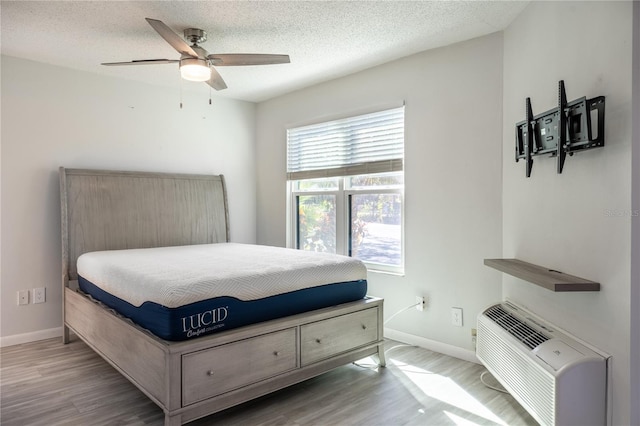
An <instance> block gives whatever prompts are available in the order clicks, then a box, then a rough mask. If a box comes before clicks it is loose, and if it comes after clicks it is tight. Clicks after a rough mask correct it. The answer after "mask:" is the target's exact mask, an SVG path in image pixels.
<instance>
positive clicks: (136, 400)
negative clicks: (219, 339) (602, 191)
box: [0, 337, 537, 426]
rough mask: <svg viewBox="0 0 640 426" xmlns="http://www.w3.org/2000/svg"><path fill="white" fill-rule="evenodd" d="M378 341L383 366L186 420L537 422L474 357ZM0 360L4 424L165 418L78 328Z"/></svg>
mask: <svg viewBox="0 0 640 426" xmlns="http://www.w3.org/2000/svg"><path fill="white" fill-rule="evenodd" d="M386 345H387V348H393V349H390V350H389V349H388V351H389V352H388V353H387V365H388V367H387V368H382V369H374V368H367V366H369V367H372V366H373V365H372V364H371V361H370V360H362V361H360V366H357V365H353V364H350V365H346V366H343V367H340V368H337V369H335V370H333V371H330V372H328V373H326V374H324V375H322V376H319V377H316V378H314V379H310V380H307V381H305V382H302V383H300V384H297V385H294V386H291V387H289V388H287V389H284V390H282V391H279V392H276V393H273V394H271V395H267V396H265V397H262V398H259V399H257V400H254V401H251V402H248V403H245V404H242V405H240V406H238V407H234V408H231V409H229V410H226V411H223V412H220V413H217V414H214V415H211V416H208V417H205V418H203V419H200V420H196V421H194V422H192V423H190V425H192V426H204V425H238V426H240V425H242V426H247V425H270V426H275V425H363V426H365V425H374V426H375V425H385V426H386V425H391V426H395V425H398V426H400V425H453V424H457V425H510V426H512V425H536V424H537V423H536V422H535V420H534V419H533V418H531V417H530V416H529V415H528V414H527V412H526V411H524V409H522V407H520V405H518V403H517V402H516V401H515V400H514V399H513V398H512V397H511V396H510V395H508V394H503V393H499V392H496V391H494V390H492V389H489V388H487V387H485V386H484V385H483V384H482V383H481V382H480V374H481V373H482V372H483V371H484V368H483V367H482V366H480V365H477V364H473V363H470V362H466V361H461V360H458V359H456V358H451V357H448V356H445V355H442V354H439V353H436V352H431V351H429V350H426V349H422V348H416V347H407V346H400V344H399V343H397V342H393V341H388V342H387V343H386ZM396 346H397V347H396ZM394 347H395V348H394ZM0 367H1V368H0V398H1V405H0V423H1V424H2V426H13V425H16V426H17V425H20V426H23V425H34V426H35V425H43V426H45V425H46V426H50V425H91V426H93V425H96V426H100V425H105V426H106V425H123V426H124V425H127V426H129V425H162V424H163V421H164V415H163V413H162V410H161V409H160V408H159V407H158V406H156V405H155V404H154V403H153V402H151V400H149V399H148V398H147V397H146V396H145V395H144V394H143V393H142V392H140V391H139V390H138V389H137V388H136V387H135V386H133V385H132V384H131V383H129V382H128V381H127V380H126V379H125V378H124V377H123V376H121V375H120V374H119V373H118V372H117V371H115V370H114V369H113V368H112V367H111V366H110V365H109V364H107V362H105V361H104V360H103V359H102V358H100V357H99V356H98V355H96V354H95V353H94V352H93V351H92V350H91V349H90V348H89V347H87V346H86V345H85V344H84V343H83V342H82V341H80V340H79V339H78V338H76V337H74V338H73V340H72V342H71V343H70V344H68V345H63V344H62V343H61V339H49V340H43V341H40V342H34V343H27V344H23V345H16V346H10V347H6V348H2V349H1V351H0Z"/></svg>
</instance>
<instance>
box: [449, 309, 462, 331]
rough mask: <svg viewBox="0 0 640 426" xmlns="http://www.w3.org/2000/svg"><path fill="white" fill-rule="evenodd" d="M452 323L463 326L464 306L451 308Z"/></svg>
mask: <svg viewBox="0 0 640 426" xmlns="http://www.w3.org/2000/svg"><path fill="white" fill-rule="evenodd" d="M451 324H453V325H455V326H456V327H462V308H451Z"/></svg>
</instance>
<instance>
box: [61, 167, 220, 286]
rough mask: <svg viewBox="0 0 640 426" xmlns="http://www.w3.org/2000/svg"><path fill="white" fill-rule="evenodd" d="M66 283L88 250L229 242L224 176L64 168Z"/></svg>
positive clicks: (73, 277) (75, 275)
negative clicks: (82, 255)
mask: <svg viewBox="0 0 640 426" xmlns="http://www.w3.org/2000/svg"><path fill="white" fill-rule="evenodd" d="M60 205H61V231H62V275H63V283H65V285H66V283H68V281H70V280H77V279H78V277H77V275H78V274H77V271H76V261H77V259H78V257H79V256H80V255H81V254H83V253H86V252H90V251H99V250H117V249H130V248H147V247H163V246H179V245H190V244H207V243H221V242H228V241H229V212H228V207H227V193H226V188H225V182H224V177H223V176H222V175H189V174H169V173H147V172H119V171H106V170H80V169H65V168H64V167H61V168H60Z"/></svg>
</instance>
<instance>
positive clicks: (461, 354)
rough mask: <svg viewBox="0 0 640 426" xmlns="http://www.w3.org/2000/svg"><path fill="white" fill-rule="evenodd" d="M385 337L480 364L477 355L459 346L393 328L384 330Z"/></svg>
mask: <svg viewBox="0 0 640 426" xmlns="http://www.w3.org/2000/svg"><path fill="white" fill-rule="evenodd" d="M384 337H387V338H389V339H391V340H397V341H398V342H402V343H408V344H410V345H415V346H420V347H421V348H425V349H429V350H430V351H434V352H439V353H441V354H445V355H449V356H452V357H454V358H459V359H462V360H465V361H469V362H473V363H476V364H480V361H478V358H476V353H475V352H474V351H470V350H468V349H462V348H459V347H457V346H453V345H448V344H446V343H442V342H438V341H435V340H430V339H426V338H424V337H420V336H415V335H413V334H409V333H403V332H402V331H397V330H393V329H391V328H385V329H384Z"/></svg>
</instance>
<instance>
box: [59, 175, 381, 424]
mask: <svg viewBox="0 0 640 426" xmlns="http://www.w3.org/2000/svg"><path fill="white" fill-rule="evenodd" d="M60 197H61V230H62V286H63V329H64V332H63V342H64V343H67V342H68V341H69V331H70V330H71V331H73V333H75V334H76V335H77V336H79V337H80V339H82V340H83V341H84V342H86V343H87V344H88V345H89V346H90V347H91V348H92V349H93V350H94V351H96V352H97V353H98V354H100V355H101V356H102V357H103V358H104V359H105V360H106V361H107V362H109V363H110V364H111V365H112V366H113V367H115V368H116V369H117V370H118V371H119V372H120V373H122V374H123V375H124V376H125V377H126V378H127V379H129V380H130V381H131V382H132V383H133V384H134V385H136V386H137V387H138V388H139V389H140V390H142V392H144V393H145V394H146V395H147V396H148V397H149V398H151V400H153V401H154V402H155V403H156V404H158V405H159V406H160V407H161V408H162V410H163V411H164V413H165V425H180V424H183V423H187V422H189V421H192V420H195V419H197V418H200V417H204V416H207V415H209V414H212V413H215V412H218V411H221V410H224V409H226V408H229V407H232V406H234V405H237V404H240V403H243V402H246V401H249V400H251V399H253V398H256V397H259V396H262V395H265V394H268V393H271V392H273V391H276V390H278V389H282V388H284V387H287V386H290V385H292V384H294V383H298V382H301V381H303V380H306V379H308V378H311V377H314V376H317V375H319V374H322V373H324V372H326V371H328V370H331V369H333V368H336V367H338V366H341V365H344V364H347V363H350V362H353V361H356V360H359V359H362V358H365V357H367V356H374V357H377V358H378V362H379V364H380V365H381V366H384V362H385V360H384V352H383V346H382V345H383V322H382V319H383V301H382V299H379V298H373V297H367V298H365V299H363V300H359V301H356V302H351V303H346V304H341V305H337V306H333V307H329V308H325V309H320V310H316V311H312V312H307V313H303V314H299V315H294V316H289V317H285V318H280V319H276V320H272V321H266V322H263V323H259V324H254V325H250V326H246V327H241V328H238V329H234V330H229V331H224V332H220V333H217V334H213V335H209V336H204V337H200V338H197V339H192V340H187V341H182V342H169V341H165V340H162V339H160V338H158V337H156V336H154V335H153V334H151V333H149V332H148V331H146V330H144V329H142V328H140V327H138V326H137V325H135V324H133V323H132V322H131V321H129V320H127V319H126V318H123V317H121V316H119V315H118V314H116V313H114V312H113V311H112V310H109V309H107V308H105V307H104V306H103V305H101V304H99V303H97V302H95V301H93V300H91V299H90V298H89V297H88V296H87V295H85V294H84V293H82V292H81V291H79V290H78V287H77V280H78V274H77V270H76V260H77V259H78V256H80V255H81V254H82V253H86V252H90V251H98V250H115V249H128V248H146V247H162V246H176V245H189V244H206V243H221V242H228V241H229V213H228V207H227V195H226V187H225V182H224V177H223V176H222V175H187V174H167V173H147V172H119V171H104V170H80V169H65V168H62V167H61V168H60ZM249 366H250V368H249Z"/></svg>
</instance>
